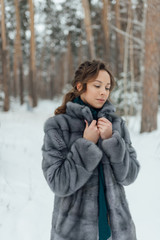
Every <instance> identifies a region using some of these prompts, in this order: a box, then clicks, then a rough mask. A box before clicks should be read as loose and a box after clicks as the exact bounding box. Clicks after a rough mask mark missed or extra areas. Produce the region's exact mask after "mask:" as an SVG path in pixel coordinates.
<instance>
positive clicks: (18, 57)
mask: <svg viewBox="0 0 160 240" xmlns="http://www.w3.org/2000/svg"><path fill="white" fill-rule="evenodd" d="M18 3H19V1H17V0H15V10H16V38H15V57H14V60H15V62H16V64H15V66H14V73H15V74H14V79H15V83H16V82H17V77H18V79H19V95H20V103H21V105H22V104H23V102H24V98H23V91H24V86H23V85H24V84H23V60H22V59H23V57H22V47H21V35H20V14H19V4H18ZM17 72H18V76H17ZM15 88H16V85H15Z"/></svg>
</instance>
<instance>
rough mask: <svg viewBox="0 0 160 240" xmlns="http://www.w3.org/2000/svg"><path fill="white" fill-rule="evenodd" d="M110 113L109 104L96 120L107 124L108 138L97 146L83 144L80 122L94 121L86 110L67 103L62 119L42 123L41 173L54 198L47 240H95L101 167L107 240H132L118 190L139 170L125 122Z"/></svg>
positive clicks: (125, 204)
mask: <svg viewBox="0 0 160 240" xmlns="http://www.w3.org/2000/svg"><path fill="white" fill-rule="evenodd" d="M114 112H115V108H114V106H113V105H112V104H111V103H110V102H109V101H107V102H106V103H105V104H104V106H103V108H102V109H101V110H100V111H99V113H98V118H100V117H105V118H107V119H109V120H110V121H111V122H112V127H113V135H112V137H111V138H110V139H105V140H102V139H99V141H98V144H97V145H96V144H94V143H93V142H91V141H88V140H86V139H84V138H83V132H84V129H85V122H84V119H86V120H87V121H88V122H89V124H90V123H91V122H92V120H93V117H92V113H91V111H90V109H89V107H87V106H82V105H79V104H77V103H73V102H68V103H67V109H66V114H60V115H56V116H54V117H51V118H49V119H48V120H47V121H46V122H45V125H44V132H45V136H44V143H43V146H42V152H43V161H42V169H43V173H44V177H45V179H46V180H47V182H48V185H49V187H50V188H51V190H52V191H53V192H54V193H55V199H54V210H53V216H52V230H51V240H75V239H76V240H97V236H98V164H99V162H100V161H102V164H103V171H104V178H105V195H106V199H107V204H108V211H109V223H110V226H111V231H112V240H136V239H137V238H136V231H135V225H134V222H133V220H132V217H131V214H130V210H129V206H128V202H127V199H126V196H125V191H124V187H123V185H129V184H131V183H133V182H134V181H135V179H136V177H137V175H138V173H139V169H140V164H139V162H138V161H137V155H136V152H135V149H134V148H133V146H132V143H131V140H130V136H129V132H128V130H127V127H126V124H125V121H124V120H123V119H122V118H120V117H118V116H116V115H115V113H114Z"/></svg>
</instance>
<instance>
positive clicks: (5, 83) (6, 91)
mask: <svg viewBox="0 0 160 240" xmlns="http://www.w3.org/2000/svg"><path fill="white" fill-rule="evenodd" d="M0 3H1V37H2V76H3V90H4V105H3V110H4V111H8V110H9V78H8V74H7V65H8V63H7V40H6V28H5V7H4V1H3V0H0Z"/></svg>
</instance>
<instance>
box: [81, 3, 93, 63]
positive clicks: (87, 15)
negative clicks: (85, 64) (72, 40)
mask: <svg viewBox="0 0 160 240" xmlns="http://www.w3.org/2000/svg"><path fill="white" fill-rule="evenodd" d="M82 6H83V9H84V25H85V29H86V35H87V43H88V46H89V54H90V57H91V58H92V59H93V58H95V57H96V52H95V46H94V37H93V31H92V23H91V12H90V7H89V2H88V0H82Z"/></svg>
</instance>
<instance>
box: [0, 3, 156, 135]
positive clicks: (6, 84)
mask: <svg viewBox="0 0 160 240" xmlns="http://www.w3.org/2000/svg"><path fill="white" fill-rule="evenodd" d="M0 9H1V16H0V21H1V31H0V45H1V48H0V110H1V111H9V109H10V102H13V101H14V100H15V99H17V98H19V102H20V104H23V103H24V102H28V104H29V105H30V106H31V107H35V106H37V104H38V100H39V99H53V98H54V97H55V96H57V95H59V94H64V93H65V91H66V90H67V89H68V88H69V87H70V83H71V81H72V79H73V74H74V71H75V69H76V68H77V67H78V65H79V64H80V63H81V62H82V61H84V60H87V59H94V58H98V59H102V60H103V61H106V62H107V65H108V67H109V68H110V69H111V71H112V72H113V74H114V76H115V80H116V83H117V86H116V88H115V90H114V93H113V94H112V95H113V97H112V99H113V102H115V103H116V106H117V112H118V113H119V114H120V115H124V116H125V117H126V118H127V116H131V115H135V114H136V113H137V112H138V111H141V116H142V118H141V130H140V132H151V131H153V130H155V129H157V113H158V104H159V94H160V91H159V85H160V59H159V58H160V24H159V17H160V2H159V1H158V0H148V1H147V0H139V1H137V0H132V1H124V0H110V1H109V0H100V1H97V0H81V1H77V0H67V1H63V0H61V1H54V0H46V1H39V0H35V1H33V0H14V1H13V0H5V1H4V0H1V1H0Z"/></svg>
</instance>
